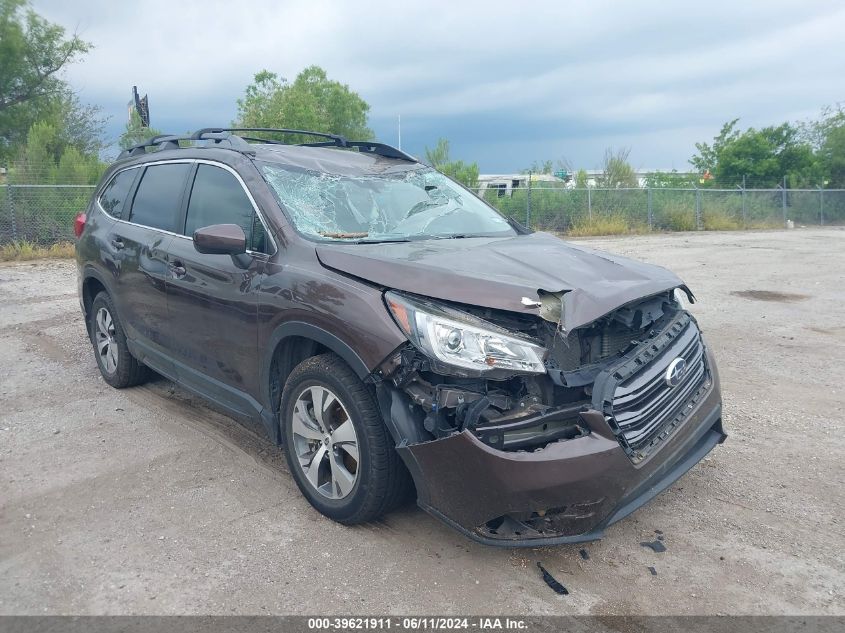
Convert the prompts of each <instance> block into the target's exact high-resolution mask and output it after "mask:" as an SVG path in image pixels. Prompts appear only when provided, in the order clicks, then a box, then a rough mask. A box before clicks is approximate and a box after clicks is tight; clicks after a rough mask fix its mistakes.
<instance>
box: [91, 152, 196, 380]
mask: <svg viewBox="0 0 845 633" xmlns="http://www.w3.org/2000/svg"><path fill="white" fill-rule="evenodd" d="M191 166H192V165H191V163H190V162H173V163H160V164H153V165H148V166H146V167H144V168H142V169H143V172H142V173H141V174H140V176H138V180H137V185H136V186H135V188H134V193H133V195H132V200H131V204H130V203H127V204H124V207H123V211H122V214H121V215H122V218H121V219H120V220H119V221H117V222H115V223H114V224H113V225H112V227H111V231H110V235H109V236H108V240H107V247H108V249H109V252H110V255H111V256H112V258H113V259H114V261H115V263H116V266H115V277H116V279H115V288H116V292H115V300H116V302H117V309H118V314H119V315H120V318H121V321H122V323H123V325H124V327H125V329H126V331H127V334H128V336H129V338H130V340H131V342H132V344H133V345H134V346H136V347H137V349H133V352H137V353H138V355H139V356H141V357H142V360H144V361H145V362H147V361H149V362H150V364H151V365H153V366H155V368H157V369H159V370H161V371H165V373H172V371H167V370H168V367H165V366H161V363H160V362H158V361H157V359H156V357H158V356H159V354H166V353H167V350H168V348H169V347H170V345H171V344H172V339H171V337H170V327H169V323H168V314H167V300H166V294H165V278H166V276H167V271H168V268H167V266H168V258H167V249H168V248H169V246H170V243H171V241H172V240H173V238H174V234H175V229H176V228H177V224H178V222H179V220H178V218H179V217H180V216H181V210H182V203H183V198H184V195H185V186H186V184H187V179H188V173H189V172H190V170H191ZM148 354H154V356H153V357H152V358H148V357H147V356H148Z"/></svg>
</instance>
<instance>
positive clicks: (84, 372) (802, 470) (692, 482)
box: [0, 229, 845, 615]
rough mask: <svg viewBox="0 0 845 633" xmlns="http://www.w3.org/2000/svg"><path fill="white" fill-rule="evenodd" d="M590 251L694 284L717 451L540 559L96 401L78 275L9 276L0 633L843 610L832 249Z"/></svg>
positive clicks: (840, 358) (684, 243)
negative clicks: (717, 429) (321, 620)
mask: <svg viewBox="0 0 845 633" xmlns="http://www.w3.org/2000/svg"><path fill="white" fill-rule="evenodd" d="M583 243H587V244H590V245H593V246H597V247H598V248H604V249H607V250H609V251H614V252H618V253H622V254H625V255H630V256H633V257H637V258H640V259H643V260H647V261H651V262H654V263H657V264H661V265H664V266H667V267H670V268H672V269H673V270H675V271H676V272H678V273H679V274H680V275H681V276H682V277H683V278H685V279H686V281H687V282H688V283H689V285H690V286H691V287H692V289H693V290H694V292H695V293H696V295H697V297H698V299H699V303H698V304H696V305H695V306H694V307H693V312H694V313H695V315H696V316H697V317H698V319H699V321H700V323H701V325H702V327H703V329H704V330H705V332H706V334H707V336H708V339H709V341H710V343H711V345H712V346H713V347H714V350H715V353H716V356H717V358H718V360H719V366H720V370H721V375H722V383H723V388H724V398H725V425H726V428H727V430H728V433H729V435H730V437H729V438H728V441H727V442H726V443H725V444H724V445H722V446H720V447H717V448H716V449H715V450H714V452H713V453H711V455H710V456H709V457H708V458H706V459H705V460H704V461H703V462H702V463H700V464H699V465H698V466H696V467H695V468H693V470H692V471H690V472H689V473H688V474H687V475H686V476H684V477H683V478H682V479H681V480H680V481H678V482H677V483H676V484H675V485H674V486H672V487H671V488H670V489H669V490H667V491H666V492H664V493H663V494H661V495H660V496H659V497H658V498H657V499H655V500H654V501H653V502H652V503H651V504H649V505H647V506H646V507H644V508H642V509H640V510H639V511H637V512H636V513H635V514H634V515H632V516H631V517H629V518H628V519H626V520H624V521H622V522H621V523H618V524H616V525H615V526H613V527H612V528H611V529H609V530H608V532H607V535H606V537H605V538H604V540H602V541H599V542H596V543H591V544H587V545H581V546H578V545H576V546H561V547H554V548H541V549H533V550H504V549H496V548H491V547H486V546H483V545H478V544H476V543H474V542H471V541H469V540H467V539H466V538H464V537H463V536H461V535H460V534H458V533H456V532H453V531H452V530H450V529H449V528H447V527H445V526H443V525H441V524H440V523H439V522H437V521H436V520H434V519H432V518H430V517H429V516H428V515H426V514H425V513H423V512H422V511H420V510H418V509H416V508H415V507H413V506H409V507H406V508H405V509H403V510H400V511H398V512H395V513H393V514H391V515H389V516H387V517H386V518H385V519H384V520H382V521H380V522H378V523H374V524H370V525H365V526H359V527H354V528H349V527H343V526H341V525H337V524H335V523H332V522H331V521H329V520H327V519H325V518H323V517H322V516H321V515H319V514H318V513H317V512H316V511H314V510H313V509H311V507H310V506H309V505H308V504H307V503H306V501H305V500H304V499H303V498H302V497H301V496H300V494H299V492H298V491H297V489H296V487H295V485H294V483H293V481H292V480H291V478H290V476H289V474H288V473H287V472H286V467H285V465H284V459H283V456H282V454H281V452H280V450H279V449H277V448H276V447H274V446H273V445H271V444H270V443H269V442H268V441H267V440H266V439H264V437H263V436H262V435H261V434H260V432H258V431H257V430H256V429H251V428H247V427H244V426H242V425H240V424H238V423H236V422H234V421H233V420H231V419H230V418H228V417H226V416H224V415H221V414H220V413H218V412H215V411H213V410H211V409H210V408H208V407H207V406H206V405H204V404H203V403H202V402H200V401H199V400H197V399H196V398H194V397H193V396H191V395H188V394H187V393H185V392H184V391H183V390H181V389H179V388H176V387H175V386H174V385H173V384H171V383H170V382H168V381H167V380H164V379H157V380H155V381H153V382H151V383H149V384H147V385H145V386H142V387H138V388H134V389H129V390H125V391H116V390H114V389H111V388H110V387H108V386H107V385H106V384H105V383H104V382H103V381H102V379H101V378H100V377H99V374H98V372H97V369H96V366H95V363H94V358H93V354H92V351H91V348H90V345H89V343H88V340H87V338H86V336H85V332H84V328H83V323H82V318H81V315H80V311H79V304H78V301H77V297H76V286H75V267H74V264H73V263H72V262H67V261H43V262H36V263H25V264H4V265H2V266H0V294H2V297H3V301H2V302H0V613H2V614H40V613H50V614H142V613H156V614H171V613H191V614H230V613H239V614H266V613H278V614H314V613H326V612H328V613H333V614H339V615H344V614H355V613H362V614H363V613H366V614H376V613H385V612H389V613H417V614H424V613H449V614H489V613H491V612H492V613H509V614H535V615H539V614H656V613H668V614H718V613H730V614H786V613H788V614H845V556H844V555H843V552H845V537H844V536H843V532H844V531H845V526H844V525H843V516H845V513H843V505H844V504H843V490H845V487H843V479H845V477H843V473H845V460H843V446H845V440H844V439H843V432H845V424H843V419H844V418H845V412H844V411H843V408H845V405H844V404H843V402H844V401H845V397H843V396H845V388H844V387H843V384H845V230H839V229H815V230H808V229H796V230H793V231H780V232H758V233H697V234H672V235H657V236H647V237H626V238H608V239H594V240H585V241H583ZM656 530H660V531H662V533H663V536H664V543H665V545H666V547H667V551H665V552H663V553H655V552H653V551H651V550H649V549H646V548H644V547H642V546H640V545H639V543H640V541H643V540H652V539H653V538H654V534H655V531H656ZM581 549H583V550H584V551H585V552H587V553H588V555H589V558H588V559H586V558H585V557H583V556H582V554H581V553H580V552H579V550H581ZM538 561H540V562H542V563H543V565H544V566H545V567H546V568H547V569H548V570H549V571H550V572H551V573H552V574H553V575H554V576H555V577H556V578H557V579H558V580H560V581H561V582H562V583H563V584H565V585H566V586H567V588H568V589H569V591H570V595H568V596H558V595H556V594H555V593H553V592H552V591H551V590H550V589H549V588H548V587H547V586H546V585H545V584H544V583H543V581H542V580H541V578H540V575H539V573H538V570H537V567H536V562H538ZM649 567H653V568H654V570H655V572H656V575H653V574H652V573H651V571H650V570H649Z"/></svg>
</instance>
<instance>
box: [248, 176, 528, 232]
mask: <svg viewBox="0 0 845 633" xmlns="http://www.w3.org/2000/svg"><path fill="white" fill-rule="evenodd" d="M260 167H261V170H262V172H263V174H264V178H265V179H266V180H267V182H268V183H269V184H270V187H271V188H272V189H273V191H274V192H275V194H276V196H277V197H278V199H279V202H280V203H281V204H282V206H283V207H284V208H285V209H286V210H287V212H288V214H289V215H290V218H291V220H292V221H293V223H294V224H295V225H296V228H297V229H298V230H299V231H300V232H301V233H304V234H305V235H306V236H309V237H313V238H317V239H323V240H334V241H352V242H379V241H385V242H387V241H405V240H411V239H436V238H451V237H477V236H507V235H515V232H514V230H513V229H512V228H511V226H510V225H509V224H508V222H507V221H506V220H505V219H504V218H503V217H502V216H500V215H499V214H498V213H496V212H495V211H494V210H493V209H491V208H490V207H488V206H487V205H486V204H485V203H484V202H482V201H481V200H480V199H479V198H478V197H476V196H475V195H473V194H472V193H471V192H469V191H467V190H466V189H463V188H462V187H460V186H459V185H457V184H455V183H454V182H452V181H451V180H449V179H448V178H447V177H446V176H444V175H443V174H441V173H439V172H437V171H435V170H434V169H430V168H427V167H424V168H419V169H412V170H407V171H403V172H400V173H384V174H367V175H362V176H341V175H334V174H327V173H323V172H317V171H306V170H302V169H295V168H292V167H285V166H281V165H278V164H274V163H260Z"/></svg>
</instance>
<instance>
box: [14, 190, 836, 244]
mask: <svg viewBox="0 0 845 633" xmlns="http://www.w3.org/2000/svg"><path fill="white" fill-rule="evenodd" d="M94 189H95V187H94V186H93V185H23V184H2V185H0V244H5V243H9V242H30V243H34V244H39V245H50V244H54V243H56V242H61V241H66V240H73V219H74V217H76V214H77V213H79V212H80V211H83V210H84V209H85V208H86V207H87V206H88V202H89V200H90V198H91V195H92V194H93V192H94ZM478 195H479V196H481V197H482V198H484V199H485V200H486V201H487V202H489V203H490V204H492V205H493V206H494V207H496V208H497V209H499V210H500V211H501V212H502V213H504V214H505V215H508V216H511V217H513V218H514V219H516V220H518V221H519V222H522V223H523V224H526V225H528V226H530V227H531V228H533V229H540V230H549V231H558V232H562V233H568V234H570V235H602V234H621V233H641V232H648V231H694V230H734V229H765V228H783V227H785V226H787V225H788V223H789V222H792V223H794V224H795V225H799V226H800V225H807V226H820V225H845V189H780V188H777V189H741V188H737V189H704V188H702V189H668V188H636V189H599V188H592V187H591V188H586V189H585V188H567V187H549V186H548V184H547V183H543V184H542V185H540V186H537V185H531V186H526V187H522V188H519V189H514V190H513V191H507V192H505V191H502V190H499V189H483V190H479V191H478Z"/></svg>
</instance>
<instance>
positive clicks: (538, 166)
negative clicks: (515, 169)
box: [522, 160, 554, 176]
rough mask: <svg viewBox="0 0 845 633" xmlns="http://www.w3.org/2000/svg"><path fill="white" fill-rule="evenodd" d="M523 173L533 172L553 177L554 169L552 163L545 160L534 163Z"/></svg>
mask: <svg viewBox="0 0 845 633" xmlns="http://www.w3.org/2000/svg"><path fill="white" fill-rule="evenodd" d="M522 171H523V173H527V172H529V171H530V172H531V173H532V174H545V175H549V176H550V175H551V174H552V171H554V167H553V166H552V161H550V160H544V161H536V160H535V161H534V162H533V163H531V167H529V168H528V169H523V170H522Z"/></svg>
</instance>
